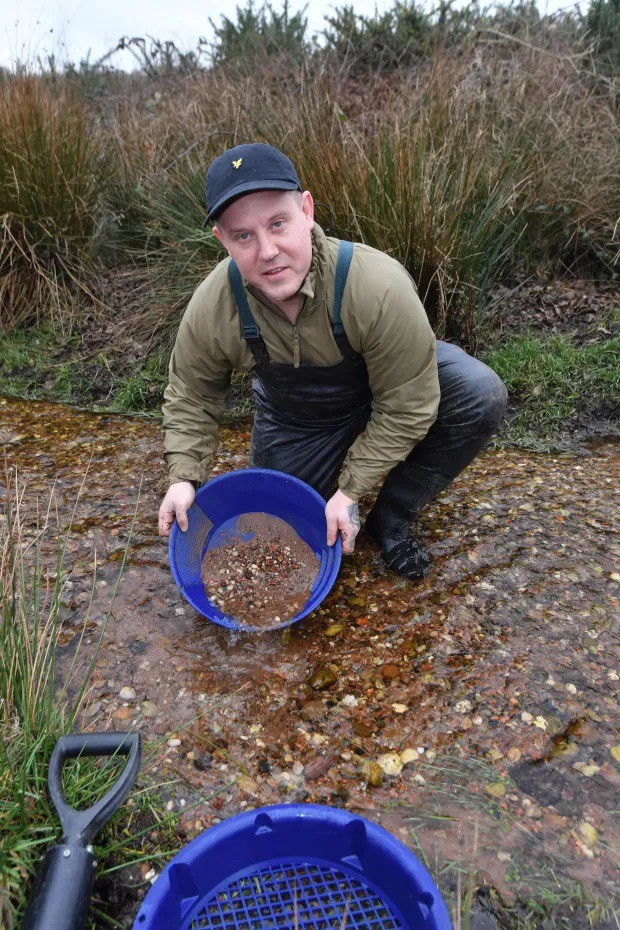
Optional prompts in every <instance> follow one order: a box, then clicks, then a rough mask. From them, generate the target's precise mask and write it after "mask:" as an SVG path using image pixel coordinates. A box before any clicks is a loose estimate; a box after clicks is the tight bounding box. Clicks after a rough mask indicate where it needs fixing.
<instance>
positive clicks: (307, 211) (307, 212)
mask: <svg viewBox="0 0 620 930" xmlns="http://www.w3.org/2000/svg"><path fill="white" fill-rule="evenodd" d="M301 212H302V213H303V214H304V216H305V217H306V223H307V224H308V226H309V227H310V228H311V229H312V226H313V224H314V200H313V199H312V194H311V193H310V191H304V192H303V194H302V195H301Z"/></svg>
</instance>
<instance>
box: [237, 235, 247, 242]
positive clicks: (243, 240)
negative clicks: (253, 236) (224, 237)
mask: <svg viewBox="0 0 620 930" xmlns="http://www.w3.org/2000/svg"><path fill="white" fill-rule="evenodd" d="M249 237H250V234H249V233H239V235H238V236H237V239H239V241H240V242H247V241H248V239H249Z"/></svg>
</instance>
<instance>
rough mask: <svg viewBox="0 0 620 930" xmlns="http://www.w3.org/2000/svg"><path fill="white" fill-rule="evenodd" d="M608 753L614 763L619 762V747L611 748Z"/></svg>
mask: <svg viewBox="0 0 620 930" xmlns="http://www.w3.org/2000/svg"><path fill="white" fill-rule="evenodd" d="M609 751H610V753H611V755H612V758H613V759H615V761H616V762H620V746H612V747H611V749H610V750H609Z"/></svg>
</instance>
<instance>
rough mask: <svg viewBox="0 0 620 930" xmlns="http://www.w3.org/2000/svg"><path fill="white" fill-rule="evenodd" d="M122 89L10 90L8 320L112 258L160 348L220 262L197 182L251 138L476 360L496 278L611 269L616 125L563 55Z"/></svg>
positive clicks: (299, 69) (244, 69) (535, 50)
mask: <svg viewBox="0 0 620 930" xmlns="http://www.w3.org/2000/svg"><path fill="white" fill-rule="evenodd" d="M127 87H128V90H127V93H126V94H125V95H120V96H119V95H118V93H116V94H115V95H114V97H111V98H110V99H109V100H105V99H103V100H100V101H98V103H97V105H96V108H94V107H91V109H90V110H89V109H88V108H87V107H86V105H85V104H84V103H83V102H82V101H80V100H78V99H76V97H75V96H74V92H73V91H72V90H71V89H70V88H69V87H68V86H67V87H64V85H62V82H61V84H60V85H59V87H58V88H57V90H56V91H55V92H54V93H52V92H51V90H50V88H49V85H48V84H46V82H45V81H44V80H43V79H34V78H26V79H20V78H15V79H14V80H13V81H11V82H9V85H5V86H3V87H2V95H3V96H2V100H1V101H0V131H2V132H3V137H4V141H0V190H6V191H9V192H10V194H11V198H12V200H11V202H10V210H7V211H6V216H5V240H4V243H3V244H2V245H1V246H0V269H2V271H3V274H2V276H1V277H0V294H3V295H5V299H4V302H3V304H0V306H3V307H4V308H5V309H4V314H5V316H4V319H5V321H6V320H7V319H9V320H19V319H22V320H23V319H25V318H27V317H28V315H29V314H30V315H32V308H33V305H36V307H37V309H38V310H39V311H40V312H41V313H43V312H46V311H47V312H49V306H50V300H49V281H50V279H53V276H55V275H57V274H59V273H60V274H62V275H63V277H64V278H65V279H66V277H67V275H68V276H69V277H71V275H73V277H74V278H77V277H78V276H79V275H80V273H81V272H82V270H83V269H84V267H87V266H88V263H89V262H90V263H91V266H92V267H96V264H94V263H95V262H96V260H98V261H106V262H107V263H108V264H109V263H110V261H113V262H115V263H118V262H121V263H127V264H133V265H134V266H135V267H136V275H138V274H139V276H140V281H141V282H143V281H144V275H145V270H146V273H147V275H148V277H149V279H150V280H151V287H150V289H146V290H144V298H143V300H141V301H138V302H137V309H134V310H133V311H132V315H131V318H130V319H128V320H127V323H128V324H129V325H131V326H132V328H134V329H135V330H137V331H142V333H143V334H149V335H150V336H152V335H153V333H155V334H159V336H158V338H159V337H161V338H163V337H164V336H166V335H170V333H171V332H172V331H173V330H174V329H175V327H176V324H177V322H178V318H179V314H180V312H181V311H182V308H183V307H184V306H185V304H186V302H187V300H188V299H189V297H190V296H191V293H192V291H193V289H194V287H195V286H196V285H197V284H198V283H199V281H200V280H201V278H202V277H204V276H205V274H206V273H208V271H209V270H210V268H211V267H212V266H213V264H214V262H215V261H216V260H217V259H218V256H219V254H220V252H219V247H218V245H217V243H216V242H215V240H214V238H213V236H212V234H211V233H210V230H208V229H206V230H203V229H202V228H201V223H202V220H203V217H204V206H203V195H204V172H205V169H206V167H207V165H208V163H209V162H210V160H211V159H212V158H213V157H214V156H215V155H216V154H218V153H219V152H221V151H222V150H223V149H224V148H226V147H229V146H231V145H234V144H235V143H237V142H241V141H248V140H251V139H256V140H262V141H266V142H270V143H272V144H274V145H277V146H279V147H280V148H282V149H283V150H284V151H286V152H287V154H288V155H290V156H291V158H292V159H293V161H294V162H295V163H296V165H297V167H298V170H299V173H300V176H301V178H302V181H303V183H304V185H305V186H307V187H308V188H309V189H311V190H312V192H313V194H314V195H315V197H316V199H318V200H319V201H321V202H322V203H324V204H327V205H329V207H330V209H331V211H332V212H333V214H334V215H335V225H334V234H336V235H339V236H342V237H350V238H353V239H360V240H363V241H365V242H367V243H369V244H371V245H373V246H376V247H377V248H379V249H382V250H385V251H388V252H390V253H391V254H393V255H394V256H395V257H396V258H398V259H399V260H400V261H402V262H403V263H404V264H405V266H406V267H407V269H408V270H409V271H410V273H411V274H412V276H413V278H414V280H415V281H416V282H417V284H418V288H419V291H420V293H421V295H422V297H423V299H424V300H425V304H426V306H427V310H428V312H429V315H430V316H431V318H432V320H433V322H434V325H435V327H436V329H437V332H438V333H439V334H440V335H447V336H449V337H451V338H455V339H457V340H459V341H460V342H462V343H463V344H465V345H468V346H470V347H471V346H474V345H475V342H476V338H477V334H478V332H479V328H480V326H481V325H483V321H484V308H485V303H486V299H487V295H488V292H489V290H490V289H491V288H492V287H493V286H494V284H496V283H497V282H498V281H499V280H500V279H501V278H502V277H503V276H506V275H514V274H523V273H526V274H531V273H537V274H545V273H557V272H566V271H567V270H568V271H571V270H579V271H580V272H582V271H584V269H585V270H586V271H588V270H590V271H591V270H593V269H594V270H595V271H596V272H597V273H605V274H610V273H617V270H618V266H619V255H618V251H619V248H620V242H619V227H618V217H619V216H620V174H619V167H618V166H619V165H620V157H619V156H620V150H619V149H620V143H619V131H618V130H619V126H618V112H617V109H616V104H615V98H614V97H613V94H612V93H611V92H610V86H609V82H607V83H606V82H605V81H603V80H599V79H598V78H597V77H596V75H593V74H592V73H591V70H590V69H589V68H588V60H587V57H586V56H585V55H584V49H583V48H580V47H578V46H577V45H575V43H574V42H573V44H571V43H570V42H568V41H567V42H566V43H565V44H564V45H563V44H562V43H561V42H560V41H559V40H558V39H557V38H555V39H554V41H553V42H551V41H547V39H545V41H544V42H541V44H540V47H537V46H536V40H535V37H531V36H529V37H528V38H527V40H526V39H522V38H519V37H515V38H511V37H510V36H505V35H501V34H499V33H497V32H496V33H493V32H492V30H490V31H489V32H488V34H486V35H484V36H483V37H482V38H479V39H478V40H475V41H474V40H471V41H469V43H464V44H463V45H462V46H460V47H459V49H458V51H454V50H449V51H448V50H442V49H441V48H438V49H437V51H436V52H435V54H434V57H433V59H432V60H431V61H428V62H424V63H422V64H421V65H420V66H419V67H418V68H416V69H413V70H410V71H406V72H404V71H403V72H394V73H393V74H391V75H386V74H381V73H379V74H375V75H374V76H369V77H368V78H367V79H366V80H363V81H362V80H360V79H358V78H347V77H345V76H343V73H342V71H339V70H338V69H337V68H336V67H330V66H329V65H328V64H326V63H325V62H322V63H321V62H319V63H317V61H316V60H313V61H305V62H303V61H295V60H293V59H292V58H290V57H286V56H283V57H281V58H280V59H275V60H264V61H259V62H256V63H254V64H253V65H252V67H251V68H250V67H248V66H246V65H243V64H237V65H234V64H228V65H226V66H223V67H220V68H216V69H212V70H210V71H206V72H197V73H194V74H192V75H189V76H180V75H173V76H168V77H165V78H159V79H153V80H151V81H146V80H142V81H140V82H136V81H135V80H133V79H132V81H131V82H128V85H127ZM117 89H118V88H117ZM9 100H11V101H12V103H11V104H10V106H9V103H8V101H9ZM48 122H49V128H48ZM35 139H36V140H38V141H37V142H36V144H35V142H34V140H35ZM22 147H23V148H24V151H26V152H27V156H26V157H25V159H21V160H20V158H19V157H18V153H19V152H20V150H21V149H22ZM15 165H17V166H18V168H19V171H21V175H20V174H19V173H17V174H15V171H17V169H15V171H14V166H15ZM31 165H34V166H35V168H36V171H35V172H34V173H33V172H31V171H30V166H31ZM52 166H56V168H53V167H52ZM60 166H61V167H60ZM35 176H38V177H39V179H40V180H39V182H35V181H34V177H35ZM14 177H18V179H19V183H16V182H15V181H14V180H13V179H14ZM320 209H321V212H320V213H319V214H318V220H319V222H321V223H322V224H323V225H326V224H327V223H328V222H329V213H328V212H327V211H324V210H323V208H320ZM102 240H105V241H106V242H107V244H108V245H110V243H111V244H112V246H113V248H108V249H107V251H106V250H105V249H102V247H101V246H102ZM97 256H98V257H97ZM50 269H51V270H50ZM96 296H97V297H98V298H99V299H101V301H102V302H103V303H105V294H104V293H103V294H99V293H98V294H96ZM135 303H136V302H134V305H135ZM7 307H9V308H10V310H7V309H6V308H7Z"/></svg>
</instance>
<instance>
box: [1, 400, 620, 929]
mask: <svg viewBox="0 0 620 930" xmlns="http://www.w3.org/2000/svg"><path fill="white" fill-rule="evenodd" d="M0 436H1V437H2V441H3V443H4V447H5V450H6V454H7V459H8V462H9V465H10V466H11V467H13V466H16V467H17V469H18V474H19V477H20V480H21V481H25V482H26V484H27V493H26V496H25V498H24V505H25V507H26V508H28V509H29V513H30V514H31V517H32V519H34V514H35V510H36V506H37V499H38V500H39V506H41V502H43V501H47V499H48V497H49V492H50V490H51V489H52V486H53V488H54V500H55V502H56V505H57V507H58V514H59V519H60V524H61V527H62V529H63V530H68V529H70V530H71V538H70V543H69V546H68V552H67V557H66V567H67V568H69V567H72V569H73V571H72V574H71V576H70V577H68V580H67V584H66V597H65V601H64V608H63V610H64V613H65V619H66V631H65V635H64V639H63V647H62V650H61V651H62V656H61V665H62V668H63V669H64V670H66V669H68V668H69V665H70V664H71V663H72V661H73V658H74V654H75V650H76V647H77V642H78V638H79V634H78V631H79V629H80V624H81V623H82V621H83V619H84V616H85V614H86V612H87V609H88V604H89V601H90V599H91V593H92V592H91V585H92V576H93V570H94V569H95V568H96V582H95V585H94V596H93V601H92V606H91V608H90V613H89V628H88V630H87V634H86V637H85V639H84V640H83V642H82V647H81V650H80V653H79V656H81V659H80V658H78V666H79V667H83V665H84V664H85V662H86V660H87V659H88V658H89V653H92V650H93V649H94V647H95V644H96V642H97V640H98V638H99V636H100V634H101V631H102V629H103V625H104V623H105V622H106V617H107V616H108V620H107V628H106V629H105V633H104V635H103V640H102V643H101V647H100V650H99V654H98V657H97V661H96V665H95V670H94V674H93V687H92V690H91V693H90V695H89V704H88V707H87V710H86V714H87V720H88V721H89V722H91V723H95V722H96V723H97V725H98V726H110V727H113V728H118V729H121V728H126V727H128V726H138V727H140V729H141V730H142V732H143V734H144V735H145V737H153V738H158V739H159V740H160V741H161V744H162V751H161V752H160V753H158V754H157V761H156V763H153V764H156V766H157V769H158V771H160V772H162V773H164V774H166V775H169V774H171V775H173V776H178V777H179V778H180V781H179V783H178V784H177V786H176V787H175V788H174V789H172V790H171V798H170V801H171V803H172V805H174V806H175V807H177V808H178V809H179V811H180V815H181V818H182V821H183V823H184V830H185V834H186V835H187V836H188V837H189V836H191V835H192V833H193V832H194V831H195V830H198V829H202V828H203V827H204V826H206V825H208V824H210V823H213V822H214V821H215V820H216V819H218V818H221V817H224V816H228V815H230V814H232V813H234V812H236V811H239V810H241V809H244V808H247V807H252V806H257V805H260V804H267V803H273V802H276V801H281V800H283V799H289V800H300V799H307V800H311V801H317V802H325V803H329V804H342V805H345V806H346V807H347V808H349V809H352V810H359V811H360V812H362V813H365V814H366V815H367V816H369V817H371V818H372V819H373V820H376V821H377V822H379V823H382V824H383V825H385V826H386V827H388V828H389V829H391V830H393V831H394V832H395V833H396V835H397V836H399V837H400V838H401V839H403V840H404V841H405V842H407V843H408V844H409V845H410V846H411V848H412V849H414V851H417V852H418V854H419V855H421V853H420V850H423V853H424V855H425V856H426V857H427V859H428V863H429V866H430V868H431V871H432V872H433V873H434V874H435V875H438V873H439V872H441V867H442V866H443V865H445V863H454V864H461V865H463V867H464V868H467V869H468V870H470V871H472V872H473V873H474V874H475V875H476V883H477V884H480V883H481V882H485V881H486V882H487V883H488V884H489V885H492V886H494V888H496V889H498V891H499V893H500V894H501V895H502V896H503V897H504V898H505V900H507V901H510V900H513V899H514V898H515V897H517V896H519V897H521V898H534V899H535V898H537V897H538V896H540V897H541V898H542V897H543V896H544V895H545V894H548V893H549V892H550V890H555V892H557V893H558V894H559V891H557V888H558V887H559V886H558V883H559V882H560V883H561V884H562V885H563V886H568V883H571V882H572V883H578V882H581V883H583V885H584V887H585V888H586V889H587V890H588V892H589V893H591V894H592V895H594V896H596V897H598V898H599V899H601V900H603V901H611V900H612V899H613V895H614V893H615V889H617V887H618V885H619V882H620V870H619V867H618V861H619V858H618V841H619V831H618V825H617V820H616V822H615V821H614V817H615V815H616V814H617V809H618V801H617V798H618V792H619V789H620V761H619V756H620V749H619V748H618V747H619V746H620V731H619V727H620V719H619V715H618V668H619V667H620V662H619V652H620V649H619V637H618V625H619V614H620V611H619V609H618V606H619V605H618V602H619V598H620V568H619V565H620V559H619V558H618V556H619V555H620V543H619V540H618V536H617V535H616V528H617V526H618V525H619V510H620V507H619V506H618V504H619V488H620V448H619V447H618V446H613V445H601V446H597V447H593V448H592V449H591V450H590V453H589V454H587V455H582V456H579V457H571V456H550V455H533V454H523V453H520V452H509V451H503V452H497V453H493V454H488V455H484V456H482V457H481V458H480V459H479V460H478V461H477V462H476V463H474V465H473V466H472V467H471V468H470V469H468V470H467V472H466V473H465V474H464V475H463V476H462V477H461V478H460V479H459V480H458V481H457V482H456V483H455V484H454V485H453V486H452V488H450V489H449V490H448V491H447V492H446V493H445V494H444V495H442V497H441V498H440V500H439V501H438V502H436V503H435V504H433V505H432V506H430V507H429V508H428V509H427V511H426V513H425V515H424V519H423V521H422V524H421V530H422V532H423V534H424V536H425V537H426V539H427V540H428V541H429V542H430V549H431V552H432V554H433V556H434V559H435V567H434V570H433V571H432V573H431V574H430V575H429V577H428V578H426V579H424V580H423V581H422V582H420V583H417V584H414V583H411V582H406V581H404V580H402V579H400V578H398V577H397V576H395V575H393V574H391V573H389V572H386V571H385V570H384V569H383V567H382V564H381V563H380V561H379V559H378V557H377V552H376V549H375V548H374V546H373V545H372V544H371V542H370V540H369V539H368V538H367V537H365V535H364V534H363V533H362V534H361V535H360V540H359V545H358V548H357V551H356V553H355V554H354V555H353V556H352V557H346V558H345V559H344V560H343V566H342V569H341V573H340V576H339V579H338V582H337V584H336V586H335V588H334V590H333V592H332V593H331V595H330V597H329V598H328V599H327V601H325V602H324V604H323V606H322V608H321V609H320V610H319V611H318V612H317V613H315V614H314V615H313V616H312V617H310V618H308V619H307V620H306V621H303V622H302V623H300V624H298V625H295V626H294V627H292V628H291V629H290V631H286V632H285V633H284V635H283V634H282V633H279V632H269V633H264V634H252V635H242V634H232V635H231V634H230V633H229V632H227V631H226V630H223V629H220V628H217V627H215V626H213V625H212V624H209V623H208V622H206V621H205V620H203V619H202V618H201V617H200V616H197V615H196V614H195V613H194V612H193V610H191V608H190V607H189V606H188V605H187V604H186V603H185V602H184V601H183V599H182V598H181V596H180V594H179V592H178V590H177V589H176V587H175V585H174V582H173V581H172V578H171V576H170V573H169V569H168V563H167V550H166V544H165V543H164V542H163V541H161V540H159V538H158V537H157V535H156V513H157V508H158V505H159V500H160V493H161V489H162V479H163V475H164V471H163V463H162V459H161V445H160V438H159V428H158V426H157V425H156V424H154V423H152V422H145V421H140V420H136V419H123V418H118V417H113V416H96V415H92V414H85V413H79V412H75V411H72V410H71V409H69V408H64V407H56V406H53V405H50V404H43V403H41V404H34V403H30V404H25V403H19V402H13V401H1V400H0ZM248 443H249V427H248V426H247V425H246V426H242V427H241V428H240V429H238V430H234V431H232V430H224V431H223V436H222V448H221V450H220V454H219V456H218V460H217V463H216V470H217V472H221V471H223V470H229V469H233V468H240V467H244V466H245V465H246V464H247V450H248ZM80 487H81V488H82V489H81V494H80V496H79V498H78V493H79V491H80ZM76 500H77V503H76ZM368 503H369V501H368V500H366V501H364V502H363V508H362V512H364V511H365V510H366V509H367V507H368ZM134 515H135V518H134ZM132 521H133V531H132V533H131V537H132V538H131V545H130V550H129V555H128V559H127V563H126V565H125V569H124V572H123V574H122V577H121V579H120V583H119V585H118V591H117V594H116V598H115V599H114V603H113V604H112V606H111V607H110V605H111V600H112V592H113V590H114V588H115V586H116V584H117V581H118V576H119V566H120V562H121V560H122V557H123V553H124V550H125V546H126V542H127V539H128V537H129V534H130V529H131V525H132ZM80 663H81V664H80ZM79 667H78V675H79ZM123 687H130V688H132V689H133V691H134V692H135V697H134V698H131V699H129V700H121V698H120V696H119V695H120V691H121V689H122V688H123ZM126 693H127V692H126ZM216 791H217V792H219V794H218V795H217V797H215V798H214V799H213V800H212V801H211V802H209V803H208V804H200V803H199V799H200V798H201V797H204V796H206V795H209V794H212V793H213V792H216ZM193 802H198V806H197V807H196V808H194V809H192V810H191V812H190V813H185V810H186V809H187V808H189V807H190V806H191V804H192V803H193ZM454 874H455V873H454V871H452V872H450V871H448V872H446V873H443V872H442V874H439V881H440V884H444V886H446V884H449V883H450V882H451V881H452V877H453V876H454ZM493 920H495V918H493Z"/></svg>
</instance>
